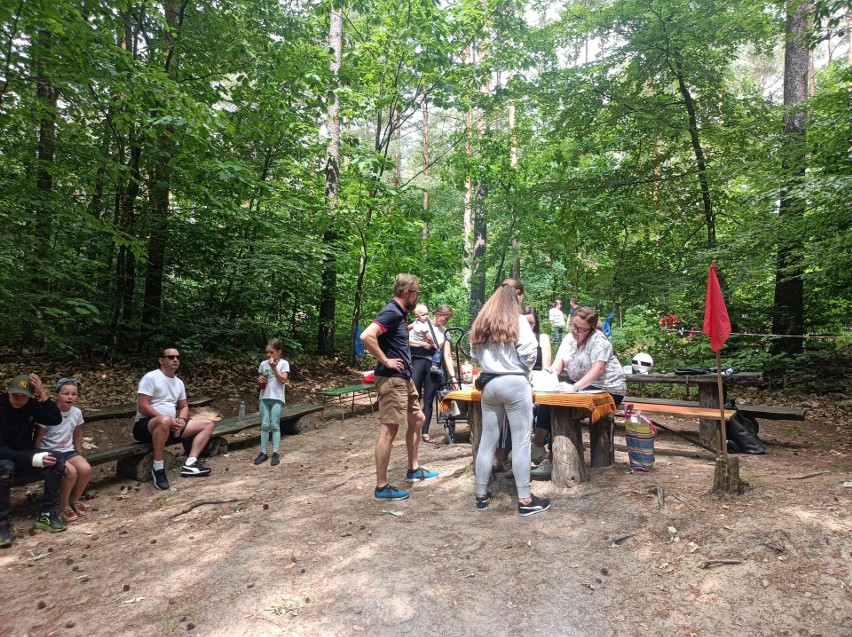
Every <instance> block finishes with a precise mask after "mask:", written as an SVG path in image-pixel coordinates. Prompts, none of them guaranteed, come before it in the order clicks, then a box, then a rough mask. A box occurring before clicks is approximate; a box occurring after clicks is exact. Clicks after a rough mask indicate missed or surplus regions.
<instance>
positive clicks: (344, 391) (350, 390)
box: [317, 383, 376, 421]
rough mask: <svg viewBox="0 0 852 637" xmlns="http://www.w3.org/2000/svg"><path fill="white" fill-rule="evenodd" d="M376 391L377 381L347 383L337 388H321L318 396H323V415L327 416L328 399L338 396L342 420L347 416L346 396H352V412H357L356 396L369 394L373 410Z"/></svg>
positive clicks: (368, 397)
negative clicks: (344, 400)
mask: <svg viewBox="0 0 852 637" xmlns="http://www.w3.org/2000/svg"><path fill="white" fill-rule="evenodd" d="M374 391H376V385H375V383H361V384H360V385H347V386H346V387H338V388H336V389H321V390H320V391H318V392H317V396H322V417H323V418H325V406H326V405H327V404H328V401H329V400H330V399H331V400H333V399H334V398H337V402H338V405H339V406H340V420H341V421H342V420H343V419H344V418H345V417H346V407H345V406H344V404H343V398H344V396H351V397H352V407H351V409H352V413H353V414H354V413H355V398H356V397H358V396H363V395H364V394H367V399H368V400H369V401H370V412H372V411H373V392H374Z"/></svg>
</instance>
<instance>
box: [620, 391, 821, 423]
mask: <svg viewBox="0 0 852 637" xmlns="http://www.w3.org/2000/svg"><path fill="white" fill-rule="evenodd" d="M624 402H625V403H642V404H650V405H673V406H676V407H698V406H699V405H698V403H697V402H694V401H690V400H670V399H668V398H645V397H640V396H626V397H625V398H624ZM737 409H739V410H740V411H741V412H743V413H744V414H745V415H746V416H748V417H750V418H762V419H764V420H800V421H801V420H804V419H805V413H806V411H805V410H804V409H802V408H800V407H775V406H771V405H743V404H741V403H737Z"/></svg>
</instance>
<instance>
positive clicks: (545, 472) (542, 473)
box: [530, 458, 553, 480]
mask: <svg viewBox="0 0 852 637" xmlns="http://www.w3.org/2000/svg"><path fill="white" fill-rule="evenodd" d="M551 473H553V462H551V461H550V460H548V459H547V458H545V459H544V460H542V461H541V463H540V464H539V465H538V466H537V467H536V468H535V469H533V470H532V471H530V476H532V477H535V478H543V479H545V480H550V474H551Z"/></svg>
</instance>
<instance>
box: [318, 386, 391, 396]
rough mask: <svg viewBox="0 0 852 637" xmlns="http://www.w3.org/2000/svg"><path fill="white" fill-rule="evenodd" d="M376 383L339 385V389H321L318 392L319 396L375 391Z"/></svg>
mask: <svg viewBox="0 0 852 637" xmlns="http://www.w3.org/2000/svg"><path fill="white" fill-rule="evenodd" d="M375 389H376V385H375V384H374V383H366V384H362V385H349V386H348V387H338V388H337V389H321V390H320V391H318V392H317V394H318V395H319V396H343V395H345V394H353V393H355V392H359V391H374V390H375Z"/></svg>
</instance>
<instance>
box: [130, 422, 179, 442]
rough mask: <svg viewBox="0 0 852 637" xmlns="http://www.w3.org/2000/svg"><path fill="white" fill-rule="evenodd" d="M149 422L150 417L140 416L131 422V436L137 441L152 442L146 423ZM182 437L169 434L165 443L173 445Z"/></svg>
mask: <svg viewBox="0 0 852 637" xmlns="http://www.w3.org/2000/svg"><path fill="white" fill-rule="evenodd" d="M149 422H151V419H150V418H140V419H139V420H137V421H136V422H134V423H133V438H134V439H136V440H138V441H139V442H145V443H147V444H149V445H150V444H153V442H154V439H153V438H152V437H151V432H150V431H149V430H148V423H149ZM182 441H183V438H180V437H177V436H175V435H174V434H169V439H168V440H166V444H167V445H173V444H176V443H179V442H182Z"/></svg>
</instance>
